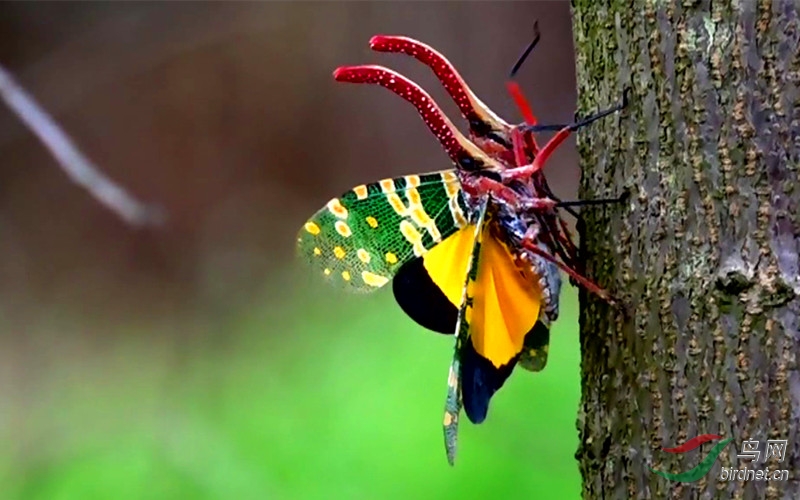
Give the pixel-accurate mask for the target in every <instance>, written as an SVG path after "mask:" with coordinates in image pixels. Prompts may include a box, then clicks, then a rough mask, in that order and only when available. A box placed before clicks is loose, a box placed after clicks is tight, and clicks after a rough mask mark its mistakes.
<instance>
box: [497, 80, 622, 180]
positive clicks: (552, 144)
mask: <svg viewBox="0 0 800 500" xmlns="http://www.w3.org/2000/svg"><path fill="white" fill-rule="evenodd" d="M629 91H630V89H625V92H623V95H622V102H621V103H620V104H617V105H616V106H614V107H611V108H609V109H605V110H603V111H600V112H598V113H596V114H594V115H592V116H589V117H588V118H585V119H583V120H581V121H578V122H575V123H572V124H570V125H568V126H566V127H564V128H562V129H561V130H560V131H559V132H558V133H557V134H556V135H554V136H553V138H552V139H550V140H549V141H548V142H547V144H545V145H544V147H542V149H541V150H540V151H539V154H538V155H537V156H536V158H535V159H534V160H533V163H531V164H530V165H525V166H523V167H517V168H513V169H510V170H506V171H504V172H503V179H504V180H511V179H522V178H527V177H530V176H531V175H532V174H533V173H534V172H537V171H538V170H539V169H541V168H542V166H544V164H545V163H546V162H547V159H548V158H549V157H550V155H551V154H553V151H555V150H556V149H557V148H558V147H559V146H560V145H561V144H562V143H563V142H564V141H565V140H567V137H569V136H570V134H572V133H573V132H574V131H576V130H578V129H579V128H581V127H585V126H587V125H589V124H590V123H593V122H595V121H597V120H599V119H601V118H605V117H606V116H608V115H610V114H612V113H616V112H617V111H620V110H622V109H623V108H625V107H626V106H627V105H628V94H629ZM537 127H538V125H533V126H530V127H524V128H525V129H526V130H530V131H538V130H540V129H541V128H537Z"/></svg>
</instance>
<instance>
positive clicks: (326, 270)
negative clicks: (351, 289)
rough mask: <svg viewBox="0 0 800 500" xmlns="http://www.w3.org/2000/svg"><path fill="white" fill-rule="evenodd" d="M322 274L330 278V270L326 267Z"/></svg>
mask: <svg viewBox="0 0 800 500" xmlns="http://www.w3.org/2000/svg"><path fill="white" fill-rule="evenodd" d="M322 272H323V273H325V276H330V274H331V270H330V269H328V268H327V267H326V268H325V269H324V270H323V271H322Z"/></svg>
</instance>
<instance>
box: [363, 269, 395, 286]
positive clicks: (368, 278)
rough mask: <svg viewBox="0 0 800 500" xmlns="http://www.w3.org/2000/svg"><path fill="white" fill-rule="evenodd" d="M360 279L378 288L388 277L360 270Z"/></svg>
mask: <svg viewBox="0 0 800 500" xmlns="http://www.w3.org/2000/svg"><path fill="white" fill-rule="evenodd" d="M361 279H363V280H364V283H366V284H367V285H369V286H374V287H376V288H380V287H382V286H383V285H385V284H386V283H388V282H389V278H387V277H386V276H381V275H380V274H375V273H371V272H369V271H362V272H361Z"/></svg>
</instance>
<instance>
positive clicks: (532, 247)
mask: <svg viewBox="0 0 800 500" xmlns="http://www.w3.org/2000/svg"><path fill="white" fill-rule="evenodd" d="M522 245H523V247H525V248H526V249H527V250H529V251H531V252H532V253H535V254H536V255H539V256H541V257H542V258H544V259H546V260H549V261H550V262H552V263H553V264H555V265H557V266H558V267H559V268H560V269H561V270H563V271H564V272H565V273H567V274H568V275H569V277H570V278H572V279H574V280H575V281H576V282H577V283H578V284H579V285H581V286H582V287H584V288H586V290H588V291H589V292H591V293H593V294H595V295H597V296H598V297H600V298H601V299H603V300H605V301H606V302H608V303H610V304H615V303H616V301H615V300H614V299H613V298H612V297H611V294H610V293H608V292H607V291H606V290H604V289H603V288H601V287H600V286H598V285H596V284H595V283H594V282H592V281H591V280H589V279H588V278H586V277H584V276H582V275H581V274H580V273H578V272H577V271H575V270H574V269H573V268H571V267H569V266H568V265H566V264H564V263H563V262H561V261H560V260H558V259H557V258H556V257H555V256H553V255H551V254H549V253H548V252H546V251H545V250H542V249H541V248H539V245H537V244H536V235H535V234H531V235H525V238H524V239H523V240H522Z"/></svg>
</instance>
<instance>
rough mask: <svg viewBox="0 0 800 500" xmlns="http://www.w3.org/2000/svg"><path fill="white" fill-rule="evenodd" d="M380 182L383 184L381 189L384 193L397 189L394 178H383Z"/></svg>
mask: <svg viewBox="0 0 800 500" xmlns="http://www.w3.org/2000/svg"><path fill="white" fill-rule="evenodd" d="M378 184H380V185H381V190H382V191H383V192H384V193H393V192H394V190H395V187H394V181H393V180H392V179H383V180H380V181H378Z"/></svg>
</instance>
